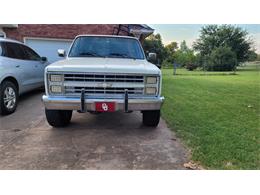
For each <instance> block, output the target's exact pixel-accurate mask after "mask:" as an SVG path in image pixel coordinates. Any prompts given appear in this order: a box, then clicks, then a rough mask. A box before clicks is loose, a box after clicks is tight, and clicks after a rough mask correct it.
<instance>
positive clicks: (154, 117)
mask: <svg viewBox="0 0 260 195" xmlns="http://www.w3.org/2000/svg"><path fill="white" fill-rule="evenodd" d="M160 115H161V114H160V110H146V111H143V124H144V125H145V126H149V127H157V125H158V124H159V122H160Z"/></svg>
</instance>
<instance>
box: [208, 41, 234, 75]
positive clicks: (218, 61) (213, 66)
mask: <svg viewBox="0 0 260 195" xmlns="http://www.w3.org/2000/svg"><path fill="white" fill-rule="evenodd" d="M236 66H237V58H236V54H235V53H234V52H232V50H231V48H230V47H227V46H224V47H218V48H216V49H214V50H213V51H212V53H211V54H210V56H209V58H208V60H207V63H206V64H205V69H206V70H208V71H232V70H235V68H236Z"/></svg>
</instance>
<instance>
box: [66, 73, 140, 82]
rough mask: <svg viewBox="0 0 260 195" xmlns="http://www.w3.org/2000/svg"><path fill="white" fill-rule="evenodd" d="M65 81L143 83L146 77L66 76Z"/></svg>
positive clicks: (110, 75) (108, 75)
mask: <svg viewBox="0 0 260 195" xmlns="http://www.w3.org/2000/svg"><path fill="white" fill-rule="evenodd" d="M64 81H87V82H135V83H143V82H144V77H143V76H138V75H112V74H107V75H95V74H65V75H64Z"/></svg>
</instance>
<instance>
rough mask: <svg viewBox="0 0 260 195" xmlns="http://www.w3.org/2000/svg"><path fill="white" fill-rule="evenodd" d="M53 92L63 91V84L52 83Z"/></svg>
mask: <svg viewBox="0 0 260 195" xmlns="http://www.w3.org/2000/svg"><path fill="white" fill-rule="evenodd" d="M51 92H52V93H61V92H62V89H61V86H59V85H52V86H51Z"/></svg>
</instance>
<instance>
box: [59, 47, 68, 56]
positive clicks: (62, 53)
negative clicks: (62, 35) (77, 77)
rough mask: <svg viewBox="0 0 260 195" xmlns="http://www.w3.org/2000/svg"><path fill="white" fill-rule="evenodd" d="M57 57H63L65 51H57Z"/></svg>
mask: <svg viewBox="0 0 260 195" xmlns="http://www.w3.org/2000/svg"><path fill="white" fill-rule="evenodd" d="M58 55H59V57H65V56H66V51H65V50H64V49H58Z"/></svg>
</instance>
